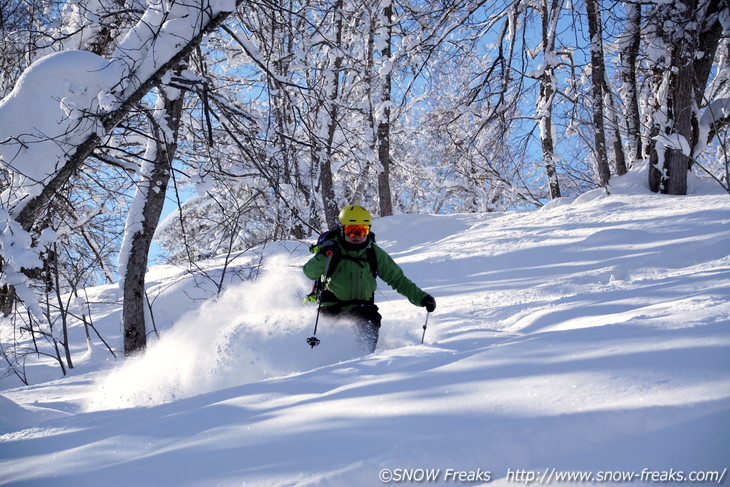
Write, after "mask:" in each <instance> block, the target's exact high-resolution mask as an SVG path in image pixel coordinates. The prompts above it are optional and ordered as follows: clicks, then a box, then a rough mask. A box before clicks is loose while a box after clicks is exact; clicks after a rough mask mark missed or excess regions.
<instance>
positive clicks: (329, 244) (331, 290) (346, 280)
mask: <svg viewBox="0 0 730 487" xmlns="http://www.w3.org/2000/svg"><path fill="white" fill-rule="evenodd" d="M339 220H340V222H339V225H338V228H337V230H336V231H330V232H328V234H326V235H325V236H326V238H327V239H326V240H325V241H324V242H323V243H322V244H321V245H320V246H319V248H318V249H316V252H317V253H316V255H315V256H314V257H312V258H311V259H310V260H309V261H308V262H307V263H306V264H304V274H305V275H306V276H307V277H308V278H309V279H312V280H317V279H319V278H320V276H321V278H322V280H323V283H324V289H323V290H322V291H321V295H320V297H319V302H320V304H319V305H320V311H321V313H322V315H323V316H331V317H337V318H340V319H347V320H351V321H353V322H354V323H355V326H356V330H357V334H358V340H359V341H360V343H362V345H363V347H364V348H365V349H366V350H369V351H370V352H374V351H375V347H376V345H377V343H378V335H379V331H380V321H381V319H382V317H381V316H380V313H378V307H377V306H376V305H375V289H376V287H377V283H376V281H375V278H376V277H380V278H381V279H382V280H383V281H385V283H386V284H388V285H389V286H390V287H392V288H393V289H395V290H396V291H397V292H399V293H400V294H402V295H403V296H405V297H406V298H408V300H409V301H410V302H411V303H412V304H414V305H416V306H424V307H425V308H426V311H427V312H429V313H431V312H432V311H433V310H435V309H436V300H435V299H434V298H433V296H431V295H430V294H428V293H426V292H425V291H423V290H422V289H420V288H419V287H418V286H416V285H415V284H414V283H413V282H412V281H411V280H410V279H408V278H407V277H406V276H405V275H404V274H403V270H402V269H401V268H400V267H399V266H398V264H396V263H395V262H394V261H393V259H392V258H391V257H390V255H388V254H387V252H385V251H384V250H383V249H381V248H380V247H379V246H378V245H376V244H375V237H374V235H373V234H372V233H371V232H370V227H371V225H372V221H371V218H370V213H369V212H368V210H366V209H365V208H363V207H362V206H358V205H349V206H346V207H345V208H343V209H342V211H340V215H339ZM315 248H316V247H315ZM328 262H329V266H328ZM325 268H327V274H328V275H326V276H324V275H323V274H324V272H325Z"/></svg>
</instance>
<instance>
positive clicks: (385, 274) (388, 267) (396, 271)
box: [375, 246, 436, 307]
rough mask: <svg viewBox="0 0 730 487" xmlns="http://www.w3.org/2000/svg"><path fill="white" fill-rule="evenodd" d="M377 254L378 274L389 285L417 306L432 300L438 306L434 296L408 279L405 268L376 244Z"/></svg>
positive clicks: (424, 304)
mask: <svg viewBox="0 0 730 487" xmlns="http://www.w3.org/2000/svg"><path fill="white" fill-rule="evenodd" d="M375 256H376V258H377V259H378V276H379V277H380V278H381V279H382V280H383V281H384V282H385V283H386V284H387V285H389V286H390V287H392V288H393V289H395V290H396V291H397V292H398V293H399V294H402V295H403V296H405V297H406V298H408V301H410V302H411V303H412V304H414V305H416V306H426V302H428V303H429V304H430V303H431V302H432V303H433V307H435V306H436V301H435V300H434V299H433V297H432V296H431V295H430V294H428V293H427V292H426V291H424V290H423V289H421V288H419V287H418V286H416V284H415V283H414V282H413V281H411V280H410V279H408V278H407V277H406V275H405V274H404V273H403V269H401V268H400V266H399V265H398V264H396V263H395V261H394V260H393V258H392V257H391V256H390V255H388V253H387V252H385V251H384V250H383V249H381V248H380V247H377V246H376V247H375ZM429 298H430V300H429Z"/></svg>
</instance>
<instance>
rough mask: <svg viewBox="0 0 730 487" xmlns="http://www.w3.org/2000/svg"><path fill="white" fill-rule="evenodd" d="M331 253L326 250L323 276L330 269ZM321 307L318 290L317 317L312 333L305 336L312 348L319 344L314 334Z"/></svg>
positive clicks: (320, 293) (320, 296)
mask: <svg viewBox="0 0 730 487" xmlns="http://www.w3.org/2000/svg"><path fill="white" fill-rule="evenodd" d="M332 254H333V252H332V251H331V250H330V251H329V252H327V254H326V255H327V262H325V264H324V277H325V279H327V274H328V273H329V269H330V262H331V261H332ZM321 309H322V291H321V290H320V292H319V296H317V318H316V319H315V320H314V333H313V334H312V336H311V337H309V338H307V345H309V346H310V347H312V348H314V347H316V346H317V345H319V341H320V340H319V338H317V337H316V336H315V335H316V334H317V325H318V324H319V312H320V310H321Z"/></svg>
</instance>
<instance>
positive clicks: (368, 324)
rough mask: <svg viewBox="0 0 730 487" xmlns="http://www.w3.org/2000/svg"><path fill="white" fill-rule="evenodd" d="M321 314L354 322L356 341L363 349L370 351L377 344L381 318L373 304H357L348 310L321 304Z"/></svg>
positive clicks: (372, 350)
mask: <svg viewBox="0 0 730 487" xmlns="http://www.w3.org/2000/svg"><path fill="white" fill-rule="evenodd" d="M321 312H322V315H324V316H331V317H335V318H337V319H343V320H348V321H352V322H353V323H354V324H355V332H356V333H357V339H358V342H359V343H360V344H361V345H362V347H363V349H365V350H366V351H368V352H370V353H372V352H374V351H375V347H376V346H377V345H378V336H379V334H380V322H381V320H382V319H383V317H382V316H380V313H378V307H377V306H375V305H374V304H358V305H357V306H355V307H354V308H352V309H351V310H348V311H343V310H342V308H341V307H339V306H322V310H321Z"/></svg>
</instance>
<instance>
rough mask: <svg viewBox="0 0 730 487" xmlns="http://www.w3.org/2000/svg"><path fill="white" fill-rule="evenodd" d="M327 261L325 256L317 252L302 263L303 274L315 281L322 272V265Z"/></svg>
mask: <svg viewBox="0 0 730 487" xmlns="http://www.w3.org/2000/svg"><path fill="white" fill-rule="evenodd" d="M326 263H327V257H325V256H324V255H322V254H317V255H315V256H314V257H312V258H311V259H309V260H308V261H307V263H306V264H304V268H303V270H304V275H305V276H307V277H308V278H309V279H311V280H313V281H315V280H317V279H319V277H320V276H321V275H322V274H324V266H325V264H326Z"/></svg>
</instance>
